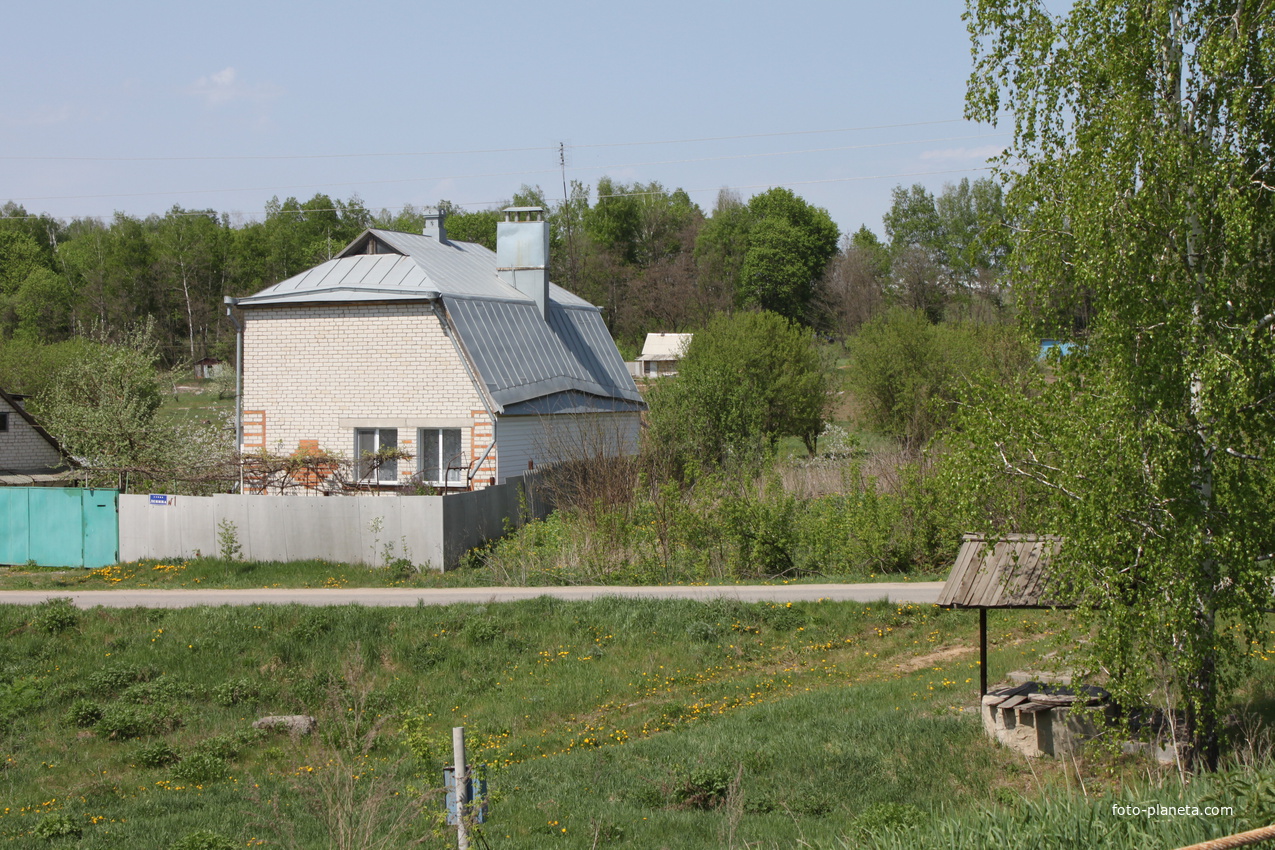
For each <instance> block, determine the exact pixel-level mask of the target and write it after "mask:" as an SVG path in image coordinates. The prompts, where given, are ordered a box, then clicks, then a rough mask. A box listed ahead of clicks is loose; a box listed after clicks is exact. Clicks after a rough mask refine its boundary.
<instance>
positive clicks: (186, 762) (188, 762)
mask: <svg viewBox="0 0 1275 850" xmlns="http://www.w3.org/2000/svg"><path fill="white" fill-rule="evenodd" d="M229 772H230V766H229V765H228V764H226V759H225V758H224V757H222V756H220V755H218V754H217V753H215V752H209V751H207V750H196V751H195V752H193V753H190V754H189V755H186V756H183V757H182V760H181V761H179V762H178V763H177V764H176V765H175V766H174V767H173V771H172V773H173V779H175V780H176V781H178V782H184V783H186V784H188V785H207V784H209V783H212V782H218V781H220V780H222V779H225V778H226V776H227V775H229Z"/></svg>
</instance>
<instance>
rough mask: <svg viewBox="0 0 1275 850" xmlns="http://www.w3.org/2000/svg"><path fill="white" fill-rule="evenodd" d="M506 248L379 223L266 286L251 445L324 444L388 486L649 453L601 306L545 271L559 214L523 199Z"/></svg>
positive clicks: (453, 482) (477, 482)
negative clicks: (640, 441) (393, 458)
mask: <svg viewBox="0 0 1275 850" xmlns="http://www.w3.org/2000/svg"><path fill="white" fill-rule="evenodd" d="M505 217H506V221H504V222H501V223H499V225H498V242H497V251H496V252H495V253H493V252H492V251H490V250H488V249H487V248H484V247H483V246H481V245H477V244H473V243H468V242H453V241H449V240H448V239H447V236H446V229H445V226H444V217H443V216H442V215H437V216H433V217H431V218H430V219H429V226H427V228H426V230H425V232H424V233H423V234H412V233H397V232H393V231H384V230H368V231H366V232H364V233H363V234H361V235H360V236H359V237H358V238H357V239H355V240H354V241H353V242H351V243H350V245H349V246H347V247H346V248H345V250H343V251H342V252H341V253H340V254H338V255H337V256H336V257H335V258H333V259H331V260H329V261H328V262H326V263H323V264H321V265H318V266H316V267H315V268H313V269H310V270H309V271H306V272H303V273H302V274H299V275H297V276H295V277H292V278H289V279H287V280H284V281H281V282H279V283H277V284H275V285H274V286H271V287H268V288H267V289H264V290H262V291H261V292H258V293H257V294H255V295H252V296H249V297H247V298H240V299H227V302H228V303H230V304H231V305H232V306H234V307H237V308H238V310H239V315H240V316H241V317H242V334H243V340H242V343H243V355H242V362H243V391H242V395H241V404H242V412H241V413H240V417H241V425H240V433H241V435H242V436H241V438H240V440H241V446H242V449H243V451H245V452H253V451H256V450H260V449H266V450H269V451H271V452H276V453H280V452H281V453H292V452H298V451H305V450H307V449H325V450H328V451H332V452H335V453H339V454H342V455H345V456H347V457H350V458H353V459H355V460H356V461H357V460H358V459H359V458H362V457H364V456H365V455H366V454H367V453H369V452H374V451H376V450H377V449H379V448H384V447H387V446H397V447H398V448H400V449H402V450H404V451H405V452H407V453H409V454H411V455H412V456H413V459H412V460H411V461H402V462H398V463H395V464H389V465H386V466H382V467H381V468H380V469H379V470H374V471H371V472H364V471H363V470H360V474H361V475H365V477H367V478H373V477H374V478H377V479H379V481H378V482H377V483H378V484H379V485H382V486H386V485H389V486H394V485H409V484H416V483H424V484H430V485H433V486H436V487H440V486H441V487H447V488H450V489H461V488H478V487H483V486H486V485H487V484H489V483H491V482H493V481H494V482H497V483H500V482H503V481H504V480H505V478H506V477H508V476H510V475H516V474H519V473H521V472H525V471H526V470H527V469H528V467H529V465H532V464H545V463H549V462H552V461H555V460H560V459H564V458H566V457H571V456H578V455H579V454H581V453H586V454H587V453H589V452H593V451H597V447H598V445H599V443H600V442H601V443H605V445H606V446H607V447H608V448H607V450H608V451H612V452H626V453H627V452H632V451H634V450H635V449H636V445H637V434H638V428H639V422H640V416H641V411H642V410H644V409H645V405H644V404H643V402H642V397H641V395H640V394H639V393H638V391H637V387H636V386H635V385H634V383H633V379H632V378H631V377H630V376H629V374H628V371H627V369H626V368H625V365H624V362H623V360H622V358H621V357H620V354H619V351H618V350H617V349H616V347H615V343H614V341H613V340H612V339H611V337H610V335H609V334H608V332H607V330H606V326H605V324H604V323H603V321H602V317H601V313H600V311H599V310H598V308H597V307H594V306H593V305H591V304H588V303H587V302H585V301H583V300H581V299H580V298H577V297H576V296H574V295H572V294H571V293H569V292H567V291H566V290H564V289H561V288H559V287H557V286H554V285H553V284H550V283H549V282H548V279H547V276H546V267H547V259H548V242H549V235H548V223H547V222H545V221H544V217H543V211H542V210H539V209H538V208H511V209H510V210H507V211H506V216H505Z"/></svg>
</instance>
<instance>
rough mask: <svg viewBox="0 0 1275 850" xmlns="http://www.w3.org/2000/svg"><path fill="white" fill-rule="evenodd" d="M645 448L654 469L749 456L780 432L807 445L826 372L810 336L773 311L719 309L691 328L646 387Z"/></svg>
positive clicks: (818, 423) (769, 445)
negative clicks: (672, 362) (665, 369)
mask: <svg viewBox="0 0 1275 850" xmlns="http://www.w3.org/2000/svg"><path fill="white" fill-rule="evenodd" d="M648 402H649V404H650V425H651V427H650V428H649V429H648V431H647V435H646V436H647V444H646V453H647V455H648V457H649V458H650V460H651V461H652V462H654V463H655V464H656V465H657V466H658V467H660V470H659V471H661V472H664V471H667V472H671V473H672V474H674V475H677V476H684V475H686V474H687V472H688V471H694V470H696V469H697V468H698V467H699V466H700V465H701V464H704V463H707V464H710V465H716V464H722V463H726V462H732V461H734V462H738V461H744V462H751V461H754V460H755V459H757V458H758V457H760V456H762V455H764V453H765V452H766V451H767V450H770V449H773V448H774V445H775V443H776V441H777V440H778V439H779V438H780V437H784V436H794V437H800V438H801V439H802V441H803V442H805V444H806V448H807V449H809V450H810V451H811V453H813V452H814V449H815V439H816V437H817V435H818V434H819V432H820V430H821V429H822V428H823V414H824V410H825V409H826V407H827V404H828V376H827V372H826V370H825V369H824V364H823V362H822V359H821V357H820V354H819V351H818V349H817V348H816V346H815V340H814V336H813V335H812V334H811V333H810V331H809V330H808V329H806V328H803V327H801V326H800V325H798V324H796V323H795V322H790V321H788V320H787V319H785V318H783V317H782V316H778V315H776V314H774V313H767V312H760V313H735V314H734V315H731V316H719V317H717V318H716V319H714V320H713V321H712V322H711V323H710V324H709V326H708V327H707V328H705V329H704V330H702V331H700V332H698V333H696V334H695V337H694V339H693V340H692V341H691V345H690V348H688V349H687V352H686V356H685V357H684V358H683V359H682V361H681V363H680V364H679V366H678V375H677V377H675V378H665V379H663V380H661V381H660V382H659V384H658V385H657V386H656V387H655V388H654V389H653V390H652V391H651V393H650V394H649V395H648Z"/></svg>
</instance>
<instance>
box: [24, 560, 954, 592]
mask: <svg viewBox="0 0 1275 850" xmlns="http://www.w3.org/2000/svg"><path fill="white" fill-rule="evenodd" d="M524 578H525V583H526V584H527V585H528V586H531V587H549V586H559V585H563V584H574V583H576V582H573V581H569V580H567V578H566V577H564V576H561V575H555V574H554V573H552V572H550V571H529V572H527V573H526V574H525V576H524V575H511V574H500V573H498V572H497V571H494V570H492V569H490V568H488V567H485V566H482V565H481V564H480V563H476V562H475V563H471V564H469V565H467V566H463V567H461V568H459V569H455V570H449V571H448V572H446V573H443V572H438V571H435V570H430V569H426V570H423V571H421V572H415V571H411V572H407V571H403V570H399V569H397V568H394V567H389V568H387V567H369V566H364V565H362V564H343V563H337V562H334V561H320V560H309V561H236V560H224V559H221V558H192V559H190V560H187V561H182V560H175V559H166V560H157V559H146V560H142V561H131V562H126V563H121V564H113V565H111V566H109V567H103V568H101V569H96V570H86V569H74V568H62V567H20V566H13V567H0V590H68V591H70V590H115V589H119V590H126V589H135V588H173V589H177V588H190V589H198V588H206V589H228V588H263V587H264V588H310V587H326V588H342V587H405V588H448V587H498V586H509V585H511V584H521V583H523V581H524ZM943 578H944V577H943V576H941V575H926V574H917V575H898V574H885V573H882V574H872V575H868V576H847V577H831V578H830V577H828V576H810V577H804V578H799V579H792V580H783V579H776V580H773V581H767V580H755V581H753V580H749V581H747V582H741V581H737V580H730V579H717V580H705V581H702V582H696V583H697V584H722V585H734V584H740V583H747V584H799V583H802V582H806V583H813V582H827V581H840V580H845V581H856V582H885V581H936V580H942V579H943ZM599 583H601V584H605V583H606V582H605V581H601V582H599ZM612 583H619V584H623V583H625V582H623V581H620V582H612ZM667 583H669V584H679V583H680V582H676V581H674V582H667Z"/></svg>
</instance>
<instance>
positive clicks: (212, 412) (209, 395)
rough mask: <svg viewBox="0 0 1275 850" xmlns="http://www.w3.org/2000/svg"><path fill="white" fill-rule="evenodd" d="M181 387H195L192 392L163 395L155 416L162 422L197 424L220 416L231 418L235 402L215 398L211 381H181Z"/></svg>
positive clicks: (185, 391)
mask: <svg viewBox="0 0 1275 850" xmlns="http://www.w3.org/2000/svg"><path fill="white" fill-rule="evenodd" d="M181 385H182V386H183V387H195V388H196V389H195V390H194V391H190V390H183V391H178V392H172V393H164V394H163V396H162V401H161V402H160V405H159V410H158V411H156V415H157V416H158V417H159V418H160V419H163V420H167V421H170V422H174V423H180V422H199V421H202V420H204V419H217V418H218V417H222V416H227V415H229V416H233V415H234V412H235V400H234V399H233V398H223V399H219V398H217V390H216V387H215V386H214V382H213V381H211V380H201V379H195V378H192V379H190V380H183V381H182V384H181Z"/></svg>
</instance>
